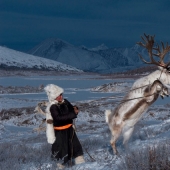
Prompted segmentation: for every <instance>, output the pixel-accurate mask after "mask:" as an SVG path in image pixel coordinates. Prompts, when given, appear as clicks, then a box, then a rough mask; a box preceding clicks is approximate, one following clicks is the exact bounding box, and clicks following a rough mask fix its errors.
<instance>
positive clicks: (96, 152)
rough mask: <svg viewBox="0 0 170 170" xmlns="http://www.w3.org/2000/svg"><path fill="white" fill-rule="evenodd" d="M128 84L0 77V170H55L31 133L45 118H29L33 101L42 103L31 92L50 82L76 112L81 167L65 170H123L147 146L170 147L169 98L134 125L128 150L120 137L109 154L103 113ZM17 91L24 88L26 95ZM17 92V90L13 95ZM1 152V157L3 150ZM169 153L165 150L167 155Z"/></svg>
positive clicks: (93, 78) (42, 138) (40, 139)
mask: <svg viewBox="0 0 170 170" xmlns="http://www.w3.org/2000/svg"><path fill="white" fill-rule="evenodd" d="M15 79H16V81H15ZM9 82H11V83H10V84H9ZM133 82H134V79H114V80H113V79H111V78H110V79H109V78H108V76H107V77H105V76H99V75H84V74H81V75H71V74H70V75H66V76H64V75H63V76H51V77H50V76H32V77H19V76H12V77H1V78H0V85H1V86H2V87H1V88H2V91H3V92H4V93H3V94H1V95H0V103H1V104H0V111H1V112H0V119H1V121H0V151H1V154H2V155H0V168H1V169H2V170H5V169H11V168H12V169H14V170H16V169H17V170H18V169H22V170H37V169H44V170H47V169H48V170H53V169H56V162H52V161H51V160H50V147H51V146H50V145H49V144H47V141H46V135H45V132H44V131H41V132H39V133H38V132H36V131H35V129H36V128H38V127H39V126H42V127H44V124H43V119H44V116H43V115H41V114H36V113H34V108H35V106H36V105H37V103H38V102H40V101H44V100H47V96H46V95H45V93H44V92H40V91H38V92H37V93H35V91H32V90H33V89H34V90H36V89H38V87H39V85H40V84H41V85H44V86H45V85H46V84H48V83H54V84H57V85H60V86H62V87H64V90H65V93H64V97H65V98H67V99H68V100H69V101H71V102H72V104H76V105H77V106H78V107H79V109H80V113H79V115H78V118H77V119H76V129H77V135H78V137H79V139H80V142H81V143H82V146H83V150H84V157H85V160H86V162H85V163H83V164H81V165H75V166H73V167H71V168H67V169H75V170H112V169H115V170H120V169H122V167H126V166H125V163H126V162H127V156H128V155H130V157H132V160H134V161H133V162H135V163H136V162H137V161H139V160H141V158H142V160H141V161H144V160H145V159H146V157H147V150H148V147H150V148H157V147H159V146H163V144H164V145H165V144H166V146H169V141H170V140H169V139H170V125H169V122H170V116H169V112H170V103H169V98H165V99H164V100H162V99H161V98H159V99H158V101H156V102H155V103H154V104H153V105H152V106H151V107H150V108H149V110H148V111H147V113H146V114H145V115H144V117H143V118H142V119H141V120H140V121H139V123H138V124H137V125H136V128H135V131H134V133H133V135H132V138H131V139H130V141H129V144H128V148H125V146H123V145H122V138H120V139H119V140H118V143H117V147H118V151H119V152H120V157H117V156H116V155H114V154H113V152H112V149H111V146H110V142H109V141H110V131H109V129H108V125H107V124H106V122H105V116H104V111H105V110H106V109H114V107H116V105H117V104H118V103H119V102H120V100H121V99H122V98H123V96H124V95H125V94H126V92H127V91H128V89H129V88H130V87H131V85H132V83H133ZM26 85H27V86H26ZM9 86H15V87H16V92H17V93H13V94H11V93H10V91H9V90H8V88H9ZM21 87H25V88H27V93H26V94H24V93H25V91H24V90H23V89H24V88H21ZM109 87H110V88H109ZM18 88H20V89H22V91H18ZM94 91H95V92H94ZM4 147H5V152H4V151H3V149H2V148H4ZM164 147H165V146H164ZM168 150H169V149H166V152H167V154H168V153H169V152H168ZM159 152H160V150H159ZM135 153H136V154H139V155H140V158H138V159H137V161H135V157H133V155H134V154H135ZM145 154H146V155H145ZM13 155H15V156H13ZM136 157H137V156H136ZM2 158H4V159H2ZM6 158H8V159H6ZM168 159H169V158H168ZM19 160H20V162H19ZM24 160H25V161H24ZM10 164H13V165H10ZM134 166H135V165H134ZM2 167H3V168H2ZM120 167H121V168H120ZM123 169H126V168H123Z"/></svg>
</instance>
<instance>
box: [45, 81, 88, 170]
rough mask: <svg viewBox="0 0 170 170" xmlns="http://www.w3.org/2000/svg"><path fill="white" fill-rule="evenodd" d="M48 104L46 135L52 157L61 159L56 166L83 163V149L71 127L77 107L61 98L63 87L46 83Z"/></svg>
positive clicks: (62, 166) (75, 116) (76, 113)
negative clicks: (73, 161) (50, 145)
mask: <svg viewBox="0 0 170 170" xmlns="http://www.w3.org/2000/svg"><path fill="white" fill-rule="evenodd" d="M44 90H45V91H46V93H47V96H48V100H49V104H48V106H47V108H46V135H47V141H48V143H50V144H52V148H51V151H52V157H53V158H55V159H57V160H62V164H58V166H59V167H60V168H61V169H62V168H64V167H65V166H66V165H69V164H72V159H73V158H74V160H75V164H80V163H84V162H85V160H84V157H83V149H82V146H81V144H80V141H79V140H78V138H77V135H76V132H75V130H74V128H73V126H72V125H73V119H75V118H77V115H78V112H79V110H78V107H77V106H73V105H72V104H71V103H70V102H69V101H68V100H67V99H64V98H63V92H64V89H63V88H61V87H59V86H56V85H54V84H49V85H47V86H46V87H45V88H44Z"/></svg>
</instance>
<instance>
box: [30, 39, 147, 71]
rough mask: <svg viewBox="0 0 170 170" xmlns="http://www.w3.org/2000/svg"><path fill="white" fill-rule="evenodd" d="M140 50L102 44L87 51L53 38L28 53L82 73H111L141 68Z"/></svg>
mask: <svg viewBox="0 0 170 170" xmlns="http://www.w3.org/2000/svg"><path fill="white" fill-rule="evenodd" d="M142 50H143V49H141V48H140V47H139V46H138V45H135V46H134V47H132V48H108V47H107V46H105V45H104V44H101V45H100V46H98V47H95V48H90V49H88V48H87V47H85V46H81V47H76V46H74V45H71V44H69V43H67V42H65V41H63V40H60V39H54V38H53V39H48V40H45V41H43V42H42V43H40V44H39V45H37V46H36V47H35V48H33V49H32V50H30V51H29V52H28V53H30V54H32V55H35V56H40V57H43V58H48V59H52V60H55V61H59V62H62V63H65V64H68V65H71V66H73V67H76V68H78V69H82V70H83V71H88V72H98V73H112V72H119V71H122V70H124V71H126V70H130V69H134V68H136V67H139V66H143V65H144V64H143V63H142V61H141V60H140V58H139V57H138V53H139V52H142V54H144V57H146V56H147V54H146V51H145V50H143V51H142Z"/></svg>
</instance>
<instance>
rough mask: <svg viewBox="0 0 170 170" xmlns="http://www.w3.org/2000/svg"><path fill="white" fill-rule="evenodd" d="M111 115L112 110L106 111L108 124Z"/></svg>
mask: <svg viewBox="0 0 170 170" xmlns="http://www.w3.org/2000/svg"><path fill="white" fill-rule="evenodd" d="M110 114H111V110H105V120H106V123H108V122H109V115H110Z"/></svg>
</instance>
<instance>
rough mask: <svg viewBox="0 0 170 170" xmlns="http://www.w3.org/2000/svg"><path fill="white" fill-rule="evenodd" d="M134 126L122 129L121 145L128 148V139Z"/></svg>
mask: <svg viewBox="0 0 170 170" xmlns="http://www.w3.org/2000/svg"><path fill="white" fill-rule="evenodd" d="M133 130H134V127H128V128H127V129H126V130H125V131H123V145H124V146H125V149H126V150H127V149H128V141H129V139H130V137H131V135H132V133H133Z"/></svg>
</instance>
